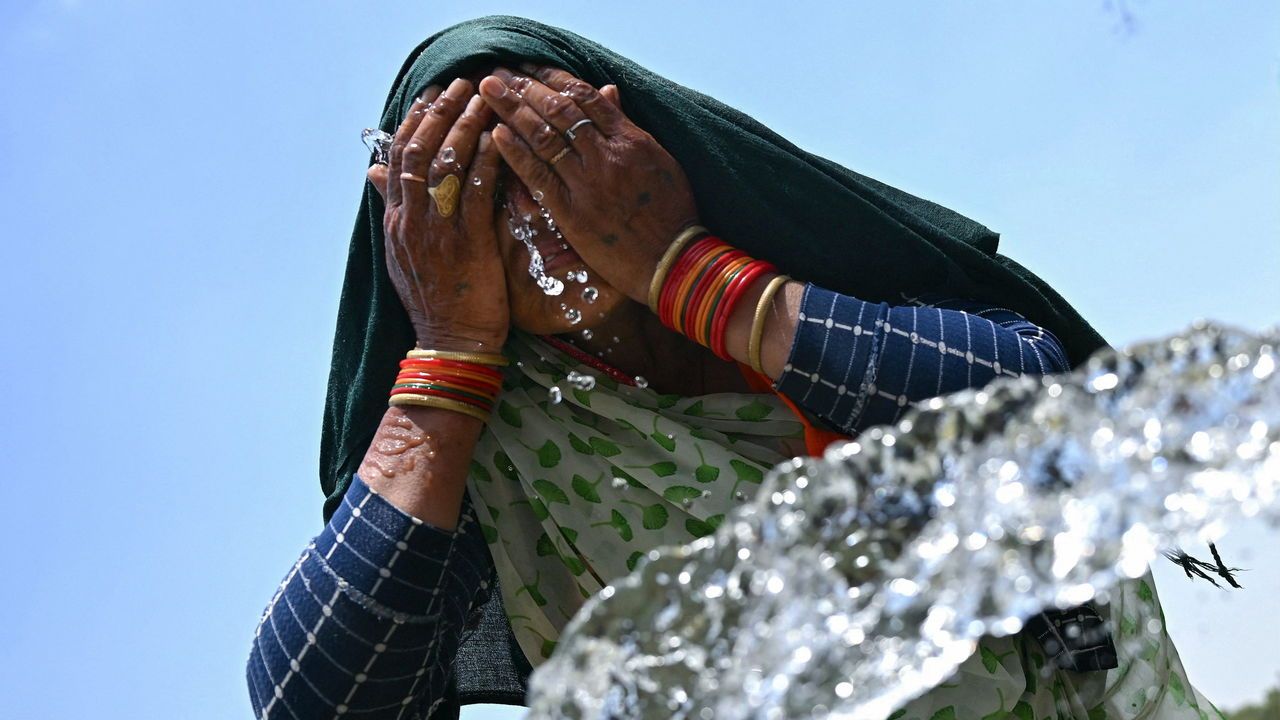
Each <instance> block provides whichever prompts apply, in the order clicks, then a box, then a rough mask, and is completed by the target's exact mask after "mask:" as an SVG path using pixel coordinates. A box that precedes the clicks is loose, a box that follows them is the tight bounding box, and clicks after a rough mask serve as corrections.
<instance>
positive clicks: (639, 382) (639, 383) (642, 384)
mask: <svg viewBox="0 0 1280 720" xmlns="http://www.w3.org/2000/svg"><path fill="white" fill-rule="evenodd" d="M635 383H636V387H638V388H647V387H649V381H648V380H645V379H644V376H643V375H637V376H636V377H635Z"/></svg>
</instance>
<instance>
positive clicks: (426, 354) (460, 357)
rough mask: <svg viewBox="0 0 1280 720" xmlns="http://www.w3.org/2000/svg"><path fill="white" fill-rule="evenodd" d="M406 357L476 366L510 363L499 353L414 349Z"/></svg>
mask: <svg viewBox="0 0 1280 720" xmlns="http://www.w3.org/2000/svg"><path fill="white" fill-rule="evenodd" d="M406 357H410V358H437V359H440V360H456V361H457V362H469V363H475V364H477V365H509V364H510V361H509V360H507V358H506V356H504V355H502V354H500V353H470V352H451V351H448V350H422V349H419V348H414V349H413V350H410V351H409V353H408V355H407V356H406Z"/></svg>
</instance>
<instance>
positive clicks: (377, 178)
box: [365, 163, 389, 202]
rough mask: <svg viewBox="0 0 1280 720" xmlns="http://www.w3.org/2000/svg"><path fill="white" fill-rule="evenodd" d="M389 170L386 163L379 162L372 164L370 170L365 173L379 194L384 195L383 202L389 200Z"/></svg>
mask: <svg viewBox="0 0 1280 720" xmlns="http://www.w3.org/2000/svg"><path fill="white" fill-rule="evenodd" d="M388 172H389V168H388V167H387V166H386V165H384V164H382V163H378V164H376V165H370V166H369V172H367V173H365V176H366V177H368V178H369V183H370V184H372V185H373V187H374V189H375V190H377V191H378V194H379V195H381V196H382V200H383V202H386V200H387V173H388Z"/></svg>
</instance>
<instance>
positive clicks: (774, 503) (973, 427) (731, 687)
mask: <svg viewBox="0 0 1280 720" xmlns="http://www.w3.org/2000/svg"><path fill="white" fill-rule="evenodd" d="M1277 346H1280V328H1278V329H1275V330H1270V331H1267V332H1266V333H1263V334H1260V335H1251V334H1249V333H1245V332H1241V331H1236V330H1232V329H1226V328H1222V327H1219V326H1215V325H1209V324H1202V325H1197V326H1195V327H1193V328H1192V329H1191V330H1190V331H1188V332H1186V333H1183V334H1180V335H1176V336H1173V337H1170V338H1168V339H1165V340H1160V341H1155V342H1150V343H1146V344H1143V345H1139V346H1136V347H1134V348H1132V349H1131V350H1129V351H1126V352H1114V351H1110V350H1105V351H1102V352H1100V353H1099V354H1098V355H1097V356H1095V357H1094V358H1092V359H1091V360H1090V361H1088V362H1087V363H1086V364H1085V365H1084V366H1082V367H1080V368H1079V369H1077V370H1076V371H1074V372H1072V373H1067V374H1062V375H1058V376H1048V377H1021V378H1005V379H1000V380H997V381H995V382H993V383H991V384H990V385H988V386H986V387H985V388H982V389H981V390H968V391H964V392H960V393H956V394H953V395H950V396H947V397H945V398H937V399H932V400H929V401H926V402H924V403H921V404H920V405H918V406H917V407H916V408H915V409H913V410H912V411H911V412H909V413H908V414H907V415H905V416H904V417H903V419H902V420H901V421H900V422H899V423H898V424H897V425H896V426H893V427H883V428H874V429H872V430H869V431H867V432H865V433H863V434H862V435H861V436H859V438H858V439H857V440H856V441H854V442H849V443H845V444H841V445H833V446H832V447H831V448H830V449H829V450H828V452H827V454H826V456H825V457H824V458H823V459H821V460H817V459H813V460H801V459H796V460H793V461H790V462H788V463H784V464H782V465H780V466H779V467H777V468H775V469H774V470H773V471H772V472H771V473H770V474H769V476H768V477H767V478H766V480H765V482H764V484H763V485H762V486H761V489H760V491H759V492H758V494H756V496H755V497H754V498H752V499H751V500H750V501H748V502H746V503H744V504H743V506H742V507H740V508H739V509H738V510H737V511H735V512H734V513H733V514H732V515H731V516H730V517H729V518H728V519H727V520H726V521H725V522H724V523H723V524H722V525H721V527H720V528H719V530H718V531H717V532H716V533H715V534H714V535H712V536H709V537H706V538H702V539H699V540H697V541H695V542H693V543H691V544H689V545H686V546H682V547H672V548H663V549H661V550H659V551H653V552H651V553H649V560H648V562H645V563H643V564H642V565H641V567H640V568H638V569H637V570H636V572H634V573H632V574H631V575H629V576H627V577H625V578H622V579H620V580H618V581H616V582H614V583H613V584H612V585H610V586H608V587H606V588H605V589H604V590H602V591H601V592H600V593H598V594H597V595H596V596H595V597H593V598H592V599H591V600H589V601H588V602H587V603H586V605H585V606H584V607H583V609H582V610H581V611H580V612H579V613H578V615H577V616H576V617H575V618H574V620H573V621H572V622H571V623H570V625H569V626H568V627H567V628H566V629H565V632H564V633H563V634H562V635H561V636H560V638H559V642H558V646H557V649H556V651H555V653H554V655H553V656H552V657H551V659H550V660H549V661H547V662H546V663H545V664H544V665H542V666H541V667H539V668H538V670H537V671H536V672H535V673H534V675H533V677H532V680H531V690H530V699H531V712H530V717H534V718H560V717H570V718H605V717H611V718H641V717H646V718H647V717H670V718H706V717H713V718H774V717H776V718H808V717H848V718H855V719H861V718H868V719H869V718H884V717H887V716H888V715H889V714H890V713H891V712H892V711H893V710H894V709H895V708H897V707H901V706H902V705H903V704H905V703H906V702H908V701H910V700H911V699H913V698H915V697H917V696H918V695H920V694H922V693H924V692H926V691H928V690H929V689H931V688H933V687H935V686H937V685H938V684H939V683H941V682H943V681H944V680H945V679H946V678H948V677H949V676H950V675H951V673H952V672H954V670H955V669H956V667H958V665H959V664H960V663H961V662H963V661H964V660H965V659H966V658H968V657H969V656H970V655H971V654H973V652H974V651H975V647H976V646H977V641H978V639H979V638H981V637H982V636H984V635H987V636H1006V635H1010V634H1013V633H1017V632H1019V631H1020V630H1021V629H1022V627H1023V621H1024V620H1025V619H1026V618H1029V617H1031V616H1032V615H1034V614H1035V613H1037V612H1039V611H1040V610H1041V609H1043V608H1047V607H1053V606H1057V607H1069V606H1073V605H1077V604H1080V603H1083V602H1085V601H1088V600H1089V599H1090V598H1095V599H1096V601H1097V602H1099V603H1105V602H1106V601H1107V599H1108V593H1109V592H1111V591H1114V590H1117V589H1118V588H1117V585H1118V583H1121V582H1126V581H1129V579H1131V578H1135V577H1138V576H1140V575H1142V574H1143V573H1145V572H1146V571H1147V568H1148V563H1149V562H1150V561H1151V560H1152V559H1153V558H1155V557H1157V552H1158V549H1159V548H1160V547H1170V546H1173V545H1175V544H1188V545H1194V544H1196V543H1198V542H1201V541H1204V540H1212V539H1213V538H1215V537H1216V536H1217V535H1218V534H1220V533H1221V532H1222V530H1223V527H1224V524H1225V522H1226V521H1227V520H1229V519H1230V518H1232V517H1237V516H1239V515H1245V516H1254V515H1257V516H1261V517H1264V518H1266V519H1267V520H1269V521H1271V522H1272V523H1280V503H1277V502H1276V495H1277V492H1280V373H1278V372H1277V367H1276V365H1277V362H1278V361H1280V358H1278V357H1277ZM615 482H616V481H615ZM1156 625H1157V626H1158V623H1156ZM1156 629H1157V630H1158V629H1159V628H1158V627H1157V628H1156Z"/></svg>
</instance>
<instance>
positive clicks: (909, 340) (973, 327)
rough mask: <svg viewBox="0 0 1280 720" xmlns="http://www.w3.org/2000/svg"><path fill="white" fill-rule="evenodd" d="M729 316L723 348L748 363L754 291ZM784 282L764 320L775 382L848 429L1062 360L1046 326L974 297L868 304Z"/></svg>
mask: <svg viewBox="0 0 1280 720" xmlns="http://www.w3.org/2000/svg"><path fill="white" fill-rule="evenodd" d="M767 283H768V278H765V279H762V280H761V281H759V282H758V283H756V287H753V288H752V289H751V298H750V299H749V300H747V301H744V302H742V303H741V304H740V305H739V306H737V307H736V308H735V313H734V315H733V316H731V318H730V327H729V330H728V332H729V333H730V334H729V336H728V341H729V348H730V350H731V352H732V353H733V355H734V357H735V359H738V360H739V361H742V362H746V356H747V344H748V340H749V336H750V329H751V325H752V321H753V319H754V315H755V309H756V306H755V302H754V301H755V300H758V298H759V297H760V295H761V292H762V291H763V288H764V287H765V286H766V285H767ZM809 290H810V292H809V293H806V286H805V285H802V284H801V283H798V282H794V281H793V282H789V283H788V284H787V285H786V286H784V288H783V289H782V291H780V292H779V293H778V295H777V296H775V298H774V299H773V301H772V302H771V303H770V307H769V308H768V311H767V313H766V314H765V316H764V318H763V320H764V328H763V330H764V336H763V338H764V342H763V346H762V347H763V352H762V359H763V365H764V369H765V372H766V374H767V375H768V376H769V377H770V379H773V380H775V381H776V385H775V387H776V388H777V389H778V390H779V391H781V392H783V393H785V394H786V395H787V396H788V397H790V398H792V399H793V400H795V401H796V402H797V403H799V404H800V405H801V406H802V407H804V408H805V409H807V410H809V411H810V412H812V413H814V414H815V415H818V416H819V417H822V418H823V419H825V420H827V421H828V422H829V423H831V424H832V425H833V426H834V427H837V428H839V429H841V430H842V431H844V432H846V433H853V432H857V431H859V430H861V429H862V428H865V427H868V426H869V425H873V424H882V423H887V422H892V421H893V420H895V419H896V418H897V417H898V416H899V415H900V414H901V413H902V412H903V411H904V410H905V409H906V406H907V405H908V404H910V403H912V402H915V401H917V400H922V399H925V398H929V397H936V396H938V395H942V394H945V393H949V392H953V391H956V390H959V389H962V388H968V387H980V386H982V385H985V384H986V383H987V382H989V381H990V380H992V379H993V378H995V377H998V376H1001V375H1005V376H1013V375H1020V374H1024V373H1047V372H1058V371H1062V370H1066V369H1067V362H1066V358H1065V355H1064V353H1063V351H1062V348H1061V345H1060V344H1059V343H1058V341H1057V339H1056V338H1054V337H1053V335H1052V334H1050V333H1048V332H1046V331H1045V330H1043V329H1042V328H1039V327H1037V326H1036V325H1034V324H1033V323H1030V322H1028V321H1027V320H1026V319H1024V318H1022V317H1021V316H1019V315H1017V314H1016V313H1013V312H1011V311H1008V310H1003V309H1000V308H995V307H991V306H989V305H983V304H980V303H975V302H971V301H963V300H940V301H939V302H938V304H937V305H936V306H928V307H922V306H919V305H902V306H890V305H888V304H887V303H869V302H864V301H862V300H859V299H857V298H853V297H850V296H848V295H842V294H839V293H833V292H830V291H827V290H824V289H822V288H817V287H810V288H809Z"/></svg>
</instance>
